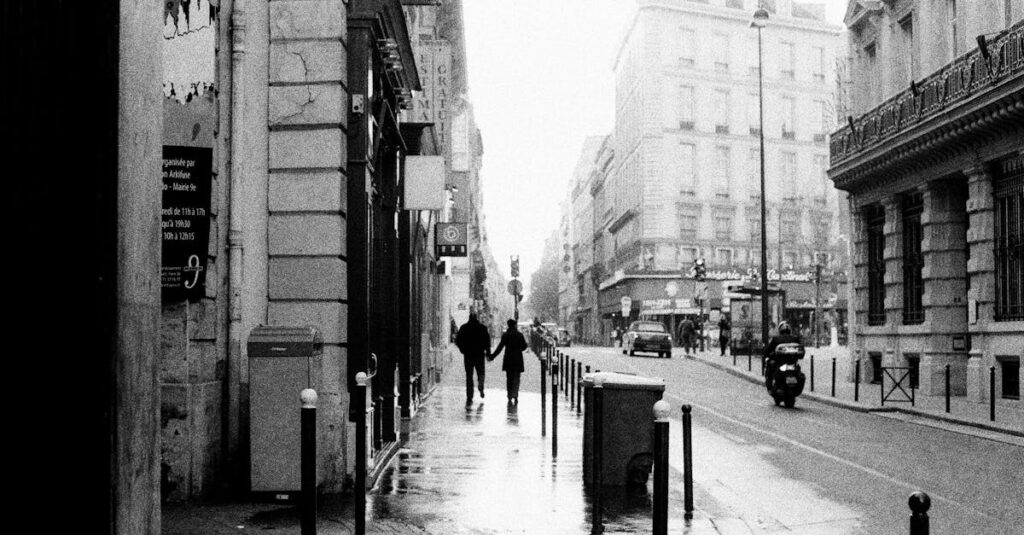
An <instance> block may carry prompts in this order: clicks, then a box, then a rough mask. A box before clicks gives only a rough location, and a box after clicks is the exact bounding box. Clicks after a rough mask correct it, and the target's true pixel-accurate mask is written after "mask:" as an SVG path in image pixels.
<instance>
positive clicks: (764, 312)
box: [750, 6, 768, 348]
mask: <svg viewBox="0 0 1024 535" xmlns="http://www.w3.org/2000/svg"><path fill="white" fill-rule="evenodd" d="M767 23H768V10H766V9H765V8H764V6H758V8H757V11H754V18H753V20H751V21H750V27H751V28H757V107H758V113H759V114H760V121H761V123H760V126H761V128H760V130H759V131H758V135H759V136H760V138H761V347H762V348H764V347H767V345H768V229H767V228H766V227H767V225H766V224H765V223H766V220H765V219H766V218H765V203H766V202H767V199H766V195H765V191H764V67H763V65H762V60H761V28H764V26H765V24H767Z"/></svg>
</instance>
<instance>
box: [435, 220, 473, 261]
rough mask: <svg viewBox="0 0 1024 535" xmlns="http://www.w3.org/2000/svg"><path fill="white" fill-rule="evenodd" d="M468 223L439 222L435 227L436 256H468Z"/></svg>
mask: <svg viewBox="0 0 1024 535" xmlns="http://www.w3.org/2000/svg"><path fill="white" fill-rule="evenodd" d="M466 243H467V242H466V224H465V223H438V224H437V226H435V227H434V255H435V256H466Z"/></svg>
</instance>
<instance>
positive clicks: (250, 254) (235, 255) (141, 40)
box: [3, 0, 505, 533]
mask: <svg viewBox="0 0 1024 535" xmlns="http://www.w3.org/2000/svg"><path fill="white" fill-rule="evenodd" d="M461 11H462V4H461V2H460V1H458V0H446V1H443V2H412V1H405V2H401V1H399V0H302V1H298V0H233V1H231V0H171V1H168V2H157V3H149V4H148V5H141V4H135V3H132V2H114V3H110V4H105V5H104V6H85V5H82V6H78V5H75V4H74V3H71V4H69V3H60V5H59V6H54V7H52V8H51V7H48V6H43V5H41V4H40V5H39V6H36V5H35V4H34V3H32V5H28V4H21V3H17V4H14V3H12V4H11V5H6V4H5V5H4V10H3V14H4V16H5V20H4V28H5V30H6V29H10V30H11V32H10V33H9V34H8V35H5V40H6V39H7V38H8V37H9V38H10V41H11V43H12V44H13V45H14V46H16V47H17V48H18V50H19V54H17V55H16V56H12V57H15V59H17V60H18V61H19V62H20V63H18V64H17V65H16V67H17V72H18V73H21V72H23V71H24V73H26V75H25V77H26V79H30V78H32V77H33V76H37V77H39V79H40V80H50V78H53V81H52V82H53V83H52V84H41V85H46V86H53V87H71V86H72V85H74V86H79V85H82V84H81V81H82V80H94V81H95V83H89V84H84V85H83V91H86V92H89V93H88V94H89V95H92V96H93V97H94V98H93V99H92V103H91V104H90V105H82V103H81V101H79V102H78V104H77V105H72V104H71V100H70V99H54V100H53V102H54V103H55V104H53V106H51V107H47V108H46V110H45V115H40V116H39V117H27V118H26V124H27V125H33V127H34V128H33V129H26V132H27V133H26V138H27V139H29V140H30V141H32V142H33V143H35V144H36V145H38V146H40V147H51V148H52V147H55V146H56V147H60V148H61V150H62V151H64V152H63V153H62V154H64V155H65V156H63V157H60V158H54V157H53V154H46V157H47V158H48V159H49V160H51V161H53V168H54V169H56V170H59V171H60V173H63V174H64V175H66V176H76V177H78V179H77V180H76V181H75V183H74V186H75V188H67V189H65V188H56V189H55V191H54V192H53V193H52V195H53V196H54V198H55V199H57V198H58V197H59V196H61V195H63V196H65V197H66V198H67V202H68V204H74V203H79V204H81V203H82V201H81V200H82V199H83V198H85V199H95V203H94V205H90V206H88V207H87V208H88V210H86V211H87V212H88V213H89V217H91V218H92V219H91V220H90V223H91V224H92V228H93V229H94V230H95V232H91V233H89V235H90V236H92V239H93V240H95V243H93V242H89V243H88V246H89V247H88V255H89V256H88V257H86V258H84V259H83V261H82V262H81V265H82V266H83V267H82V269H81V274H80V275H81V276H82V278H83V279H84V280H85V281H84V282H81V283H80V284H78V286H80V287H85V288H88V289H89V290H90V291H91V292H92V293H91V294H90V295H89V296H88V299H84V300H83V302H86V303H93V304H95V305H96V307H95V310H93V311H92V313H91V314H82V315H83V316H86V317H85V318H83V319H84V321H82V322H81V327H80V328H81V329H82V330H83V331H85V333H84V334H83V335H82V336H81V337H80V338H81V341H80V342H79V341H77V340H76V344H77V346H76V347H75V351H82V350H84V349H92V350H95V351H94V352H95V353H97V354H100V355H103V359H101V363H100V364H102V365H100V364H97V363H96V362H95V361H89V365H88V366H86V365H84V364H83V365H82V366H81V370H79V368H69V369H68V370H67V371H68V374H69V375H71V372H73V371H75V370H79V371H81V372H82V374H81V377H82V379H81V381H80V382H81V384H82V385H89V386H88V393H89V394H90V395H91V396H98V397H99V399H98V400H97V401H96V402H95V403H92V402H90V401H88V400H89V399H90V398H89V397H87V396H82V400H81V401H80V402H79V404H80V406H79V407H78V408H79V411H78V414H79V418H80V419H81V420H82V421H83V422H86V423H88V424H89V425H93V424H94V427H95V429H92V430H91V434H89V435H88V436H86V435H83V436H81V437H79V440H78V444H77V445H78V446H80V447H83V448H87V447H89V446H90V444H86V442H88V441H90V440H92V438H93V437H95V440H94V441H93V442H95V444H92V446H96V447H102V448H103V449H104V450H108V451H107V456H106V457H105V460H104V462H102V463H96V464H95V466H93V464H91V463H92V460H91V459H90V460H88V461H86V462H84V463H83V464H86V465H88V468H89V469H90V471H89V474H90V477H92V478H94V479H96V481H92V480H88V481H84V480H82V481H79V483H80V484H82V485H83V487H84V488H89V489H94V488H103V487H104V483H106V484H107V485H106V486H107V487H109V488H110V489H111V492H110V493H109V494H105V495H102V496H100V495H101V494H103V493H97V498H96V499H106V500H107V503H106V504H105V507H96V508H94V509H93V510H92V513H91V514H94V515H97V516H102V517H103V518H100V519H98V521H97V524H98V525H97V529H95V530H90V529H85V528H83V530H84V531H101V530H102V529H104V528H106V529H108V530H109V531H110V532H111V533H154V532H159V530H160V518H161V505H162V503H163V502H178V501H205V500H210V499H220V498H241V499H245V498H249V497H253V496H254V495H255V494H257V493H263V494H266V495H267V496H264V497H268V498H271V499H274V498H275V497H277V496H280V495H281V494H285V495H287V494H290V493H294V492H297V491H298V490H299V489H298V484H297V481H298V474H297V466H298V452H299V447H298V446H299V432H298V414H299V408H300V398H299V394H300V392H301V391H302V389H305V388H313V389H315V390H316V391H317V394H318V404H317V422H318V425H317V454H318V458H317V465H318V475H317V489H318V491H319V492H321V493H345V492H351V491H352V490H353V489H354V485H355V484H356V483H357V482H360V481H365V482H366V484H367V485H372V482H373V481H374V477H375V476H376V475H377V474H379V472H380V471H381V470H382V469H383V468H384V466H385V465H386V464H387V461H388V459H389V456H390V455H392V454H393V453H394V452H395V451H397V449H398V445H399V443H400V442H401V440H402V431H403V429H405V427H404V425H405V424H407V423H408V419H409V418H411V417H412V416H413V415H415V413H416V411H417V409H418V407H419V405H420V401H421V399H422V398H423V397H424V396H425V395H427V394H428V393H429V391H430V390H431V389H432V388H433V387H434V385H435V384H436V383H437V382H438V381H439V380H440V378H441V374H442V372H443V371H444V368H445V365H446V363H447V361H448V355H449V354H450V353H451V351H452V350H451V348H450V346H449V325H450V323H451V322H452V321H454V318H456V317H458V315H459V313H460V312H464V313H465V314H466V315H468V313H469V311H470V309H471V308H472V307H474V306H475V307H476V308H477V309H478V310H492V311H493V313H494V314H495V315H499V316H504V315H505V311H504V308H502V306H504V305H499V304H495V305H494V306H493V307H492V306H490V305H489V303H488V302H487V299H488V298H489V296H494V295H497V293H498V292H497V291H496V290H494V288H493V287H496V286H498V285H501V284H503V281H501V280H499V276H497V275H495V276H492V277H488V273H489V272H491V271H497V269H496V266H495V263H494V261H493V258H492V255H491V253H490V250H489V247H488V245H487V241H486V233H485V232H484V231H483V228H482V227H483V218H482V215H481V213H480V205H481V202H482V200H481V198H480V194H479V193H480V185H479V168H480V157H481V153H482V142H481V139H480V134H479V131H478V130H477V129H476V126H475V123H474V122H473V118H472V107H471V105H470V103H469V102H468V100H467V97H466V95H467V94H468V91H467V82H466V80H467V76H466V59H465V46H464V37H463V25H462V15H461ZM51 27H52V28H61V29H63V30H66V31H63V30H62V31H55V32H52V34H50V33H48V32H42V33H41V32H39V31H38V30H39V29H40V28H51ZM82 27H89V28H90V29H92V30H95V31H90V32H80V31H71V30H70V29H71V28H77V29H80V28H82ZM71 35H75V38H71V37H70V36H71ZM41 57H46V58H51V57H52V58H60V59H61V61H64V62H65V63H66V64H67V65H62V66H61V68H52V69H50V70H46V69H43V68H42V67H40V65H42V64H45V63H47V62H46V61H43V60H41V59H40V58H41ZM65 67H66V68H65ZM44 75H45V76H44ZM93 93H96V95H93ZM83 94H84V93H83ZM101 97H102V98H101ZM83 98H85V97H83ZM414 99H415V101H414ZM65 100H66V101H67V102H65ZM92 104H95V105H92ZM40 113H42V112H40ZM19 119H22V117H21V116H19ZM51 123H52V124H55V125H59V126H60V128H50V129H45V128H42V127H39V126H36V125H39V124H51ZM86 124H95V125H99V127H98V128H97V129H96V130H89V131H86V130H84V127H83V126H82V125H86ZM55 132H56V134H55ZM33 136H35V137H33ZM37 138H38V139H37ZM36 150H38V149H36ZM38 159H40V161H42V158H41V157H40V158H38ZM65 160H66V161H69V162H70V161H76V160H77V161H81V162H88V165H82V166H81V167H79V168H69V167H68V166H69V165H70V164H65V163H63V162H64V161H65ZM85 177H87V178H88V179H86V178H85ZM456 192H458V193H457V194H456ZM60 199H61V200H63V199H64V198H63V197H60ZM82 213H83V210H78V211H70V210H69V211H67V214H68V215H64V214H63V212H61V213H59V214H57V213H55V215H54V219H55V220H59V221H60V222H61V224H63V225H65V226H68V227H72V226H75V225H79V224H80V223H79V222H78V221H70V219H71V218H73V217H76V216H81V215H82ZM61 217H63V218H64V219H60V218H61ZM445 223H451V224H455V225H462V226H463V228H465V227H467V226H468V229H469V231H468V232H464V233H462V234H461V235H460V237H459V238H460V240H461V241H458V243H456V244H455V246H454V247H455V249H459V248H461V256H463V257H466V256H469V255H472V257H473V258H455V260H459V261H463V262H462V263H461V264H457V265H456V266H454V267H453V266H452V262H451V261H450V260H452V258H449V257H451V256H458V251H456V252H452V251H447V250H442V249H440V248H439V247H438V246H436V244H435V241H436V240H435V228H436V225H438V224H445ZM446 260H448V261H446ZM470 266H472V268H473V269H472V271H473V272H472V273H470V271H471V270H470ZM64 298H65V296H61V299H64ZM67 338H69V339H75V338H76V337H74V336H68V337H67ZM271 345H273V346H274V349H275V350H280V351H282V353H281V354H282V356H281V357H277V356H275V355H273V353H274V352H273V351H271V350H269V349H268V347H270V346H271ZM82 360H83V362H84V361H85V359H82ZM76 366H77V364H76ZM358 372H365V373H367V375H369V376H370V377H371V379H370V381H369V388H368V389H367V392H366V395H365V396H362V395H357V394H356V393H357V392H359V390H357V389H356V388H355V376H356V374H357V373H358ZM94 385H101V386H102V385H109V386H108V387H105V388H100V387H95V386H94ZM83 425H84V424H83ZM361 425H366V428H367V430H368V433H367V442H366V449H365V451H366V458H365V459H357V458H356V457H357V454H356V452H357V451H358V449H357V447H356V444H355V442H356V438H355V437H356V435H357V433H356V427H357V426H361ZM91 520H92V519H91V517H90V521H91ZM85 524H88V522H85V520H84V519H83V522H82V524H80V527H82V526H84V525H85ZM90 526H91V524H90Z"/></svg>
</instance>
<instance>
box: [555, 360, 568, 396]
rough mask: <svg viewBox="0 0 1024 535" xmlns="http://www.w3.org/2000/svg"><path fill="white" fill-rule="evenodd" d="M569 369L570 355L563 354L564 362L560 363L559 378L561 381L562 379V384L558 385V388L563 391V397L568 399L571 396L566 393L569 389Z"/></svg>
mask: <svg viewBox="0 0 1024 535" xmlns="http://www.w3.org/2000/svg"><path fill="white" fill-rule="evenodd" d="M568 367H569V355H568V354H566V353H562V361H561V362H559V363H558V372H559V375H558V377H559V379H561V384H559V385H558V388H560V389H561V390H562V395H563V396H567V397H568V395H569V393H568V392H566V390H568V389H569V386H568V385H569V370H568V369H567V368H568Z"/></svg>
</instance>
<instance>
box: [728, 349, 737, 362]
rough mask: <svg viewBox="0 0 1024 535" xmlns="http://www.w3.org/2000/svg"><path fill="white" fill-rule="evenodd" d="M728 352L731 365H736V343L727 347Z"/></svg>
mask: <svg viewBox="0 0 1024 535" xmlns="http://www.w3.org/2000/svg"><path fill="white" fill-rule="evenodd" d="M729 352H730V353H732V365H733V366H735V365H736V344H733V346H732V347H730V348H729Z"/></svg>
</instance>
